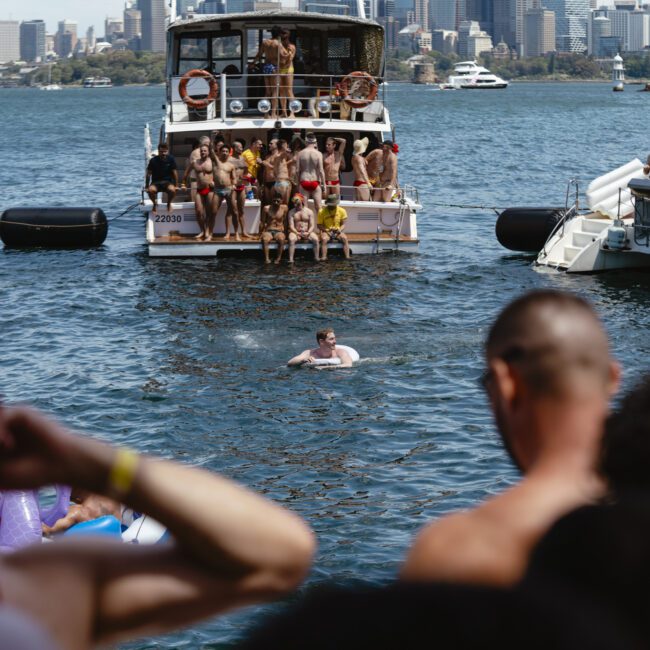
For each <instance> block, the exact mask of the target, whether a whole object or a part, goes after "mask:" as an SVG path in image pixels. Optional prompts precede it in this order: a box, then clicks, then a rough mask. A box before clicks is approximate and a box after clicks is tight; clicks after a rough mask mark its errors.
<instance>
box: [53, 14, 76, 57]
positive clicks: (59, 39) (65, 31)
mask: <svg viewBox="0 0 650 650" xmlns="http://www.w3.org/2000/svg"><path fill="white" fill-rule="evenodd" d="M76 46H77V23H76V22H75V21H74V20H67V19H66V20H60V21H59V28H58V30H57V32H56V34H55V36H54V51H55V52H56V53H57V54H58V55H59V56H60V57H66V56H68V55H70V54H72V52H73V51H74V48H75V47H76Z"/></svg>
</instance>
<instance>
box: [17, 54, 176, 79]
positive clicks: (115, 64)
mask: <svg viewBox="0 0 650 650" xmlns="http://www.w3.org/2000/svg"><path fill="white" fill-rule="evenodd" d="M86 77H110V79H111V81H112V82H113V84H114V85H116V86H123V85H126V84H159V83H163V82H164V81H165V55H164V54H161V53H155V52H132V51H131V50H123V51H117V52H107V53H105V54H91V55H89V56H86V57H79V58H72V59H63V60H61V61H57V62H56V63H55V64H53V65H52V83H58V84H62V85H75V84H76V85H80V84H81V83H82V81H83V80H84V78H86ZM48 79H49V70H48V66H42V67H40V68H39V69H38V70H36V71H35V72H34V73H32V75H31V76H30V77H29V78H28V79H26V80H25V83H27V84H32V85H34V84H46V83H48Z"/></svg>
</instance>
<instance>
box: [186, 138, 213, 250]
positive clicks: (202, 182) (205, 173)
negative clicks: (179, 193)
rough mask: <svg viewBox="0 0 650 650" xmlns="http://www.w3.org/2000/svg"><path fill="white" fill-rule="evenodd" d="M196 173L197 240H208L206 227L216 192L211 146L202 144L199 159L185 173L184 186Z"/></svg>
mask: <svg viewBox="0 0 650 650" xmlns="http://www.w3.org/2000/svg"><path fill="white" fill-rule="evenodd" d="M191 171H194V174H195V176H196V194H195V196H194V207H195V209H196V221H197V223H198V225H199V234H198V235H196V237H195V239H205V238H206V227H207V224H208V222H209V220H210V218H211V216H212V199H213V191H214V178H213V176H212V172H213V165H212V159H211V158H210V146H209V145H207V144H202V145H201V147H200V149H199V159H198V160H195V161H194V162H193V163H192V164H191V165H190V166H189V167H188V168H187V170H186V171H185V176H184V177H183V184H185V182H186V180H187V177H188V176H189V174H190V172H191Z"/></svg>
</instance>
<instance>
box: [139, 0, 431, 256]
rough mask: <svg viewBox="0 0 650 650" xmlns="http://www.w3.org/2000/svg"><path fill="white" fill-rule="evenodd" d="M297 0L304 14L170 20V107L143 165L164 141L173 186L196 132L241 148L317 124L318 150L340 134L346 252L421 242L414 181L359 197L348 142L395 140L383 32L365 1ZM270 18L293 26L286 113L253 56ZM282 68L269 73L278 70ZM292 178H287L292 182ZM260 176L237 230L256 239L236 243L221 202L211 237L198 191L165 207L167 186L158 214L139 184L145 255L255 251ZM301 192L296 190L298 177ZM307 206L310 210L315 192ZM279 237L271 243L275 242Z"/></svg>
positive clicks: (408, 247)
mask: <svg viewBox="0 0 650 650" xmlns="http://www.w3.org/2000/svg"><path fill="white" fill-rule="evenodd" d="M300 7H301V10H300V11H293V10H287V9H273V10H261V11H250V12H242V13H233V14H219V15H215V14H206V15H204V14H196V15H194V16H189V17H185V18H180V19H177V18H174V17H172V19H171V22H170V24H169V25H168V27H167V73H166V76H167V82H166V85H167V88H166V104H165V115H164V118H163V122H162V126H161V128H160V132H159V133H155V134H153V133H151V130H150V128H149V125H147V126H146V127H145V164H146V163H147V161H148V160H149V159H150V158H151V156H152V155H153V154H154V153H155V149H156V146H155V143H161V142H165V143H166V144H167V145H168V147H169V153H170V154H172V156H173V157H174V158H175V160H176V164H177V167H178V177H179V183H180V181H181V179H182V177H183V173H184V171H185V169H186V165H187V161H188V158H189V156H190V154H191V152H192V150H193V147H194V146H195V143H196V142H197V141H198V139H199V138H200V137H201V136H206V135H207V136H209V137H210V139H211V141H212V140H213V139H214V136H215V135H216V134H217V133H220V134H222V135H223V137H224V138H225V141H226V143H227V144H228V145H231V146H232V143H233V142H234V141H235V140H236V139H242V140H244V142H245V143H246V148H248V146H249V145H250V143H251V141H252V140H255V139H260V140H262V143H263V145H264V147H265V148H266V147H267V145H268V144H269V143H270V142H271V140H272V139H275V138H278V137H279V138H282V139H283V140H285V141H287V142H291V141H292V140H293V139H294V138H295V137H296V136H299V137H300V138H302V139H303V140H304V139H305V138H306V134H307V133H313V134H314V136H315V137H316V140H317V143H318V149H319V150H320V151H321V152H323V151H325V143H326V140H327V139H328V138H329V137H332V138H338V139H339V141H340V140H341V139H344V140H345V148H344V153H343V159H344V163H343V165H342V167H341V174H340V198H341V201H340V207H342V208H344V209H345V211H346V212H347V215H348V218H347V221H346V227H345V233H346V235H347V238H348V241H349V246H350V251H351V252H352V254H353V255H354V254H362V253H378V252H383V251H413V250H416V249H417V247H418V243H419V240H418V232H417V224H416V216H417V212H418V211H419V210H420V209H421V205H420V204H419V200H418V193H417V190H416V189H415V188H414V187H411V186H408V185H404V184H401V183H400V184H399V187H397V188H395V189H392V190H391V191H390V194H391V195H390V197H387V196H386V191H385V190H384V192H382V191H380V190H375V191H374V192H371V194H372V196H371V197H370V200H365V201H362V200H358V198H357V197H358V194H359V193H358V192H357V188H356V186H355V176H354V173H353V170H352V154H353V144H354V142H355V141H364V142H365V143H366V146H367V151H368V152H370V151H371V150H373V149H381V148H382V143H384V142H388V141H392V140H394V139H395V135H394V127H393V125H392V124H391V120H390V115H389V111H388V108H387V107H386V103H385V99H386V93H387V89H385V86H382V83H383V82H384V78H383V73H384V66H385V58H384V30H383V28H382V27H381V25H378V24H377V23H376V22H374V21H372V20H368V19H366V18H365V9H364V3H363V0H356V1H355V0H352V1H351V2H350V3H349V5H348V4H343V3H340V2H331V3H330V4H328V3H327V2H322V3H320V2H319V3H318V4H313V5H312V4H310V3H308V2H301V3H300ZM312 9H313V11H312ZM274 26H279V27H281V28H284V29H286V30H289V32H290V36H289V39H290V42H291V43H292V44H293V45H294V46H295V48H296V54H295V58H294V60H293V68H294V69H293V70H292V73H293V83H292V88H291V90H290V91H286V88H285V90H284V92H279V93H278V94H279V97H280V103H281V105H284V106H286V107H287V108H288V111H287V112H286V113H285V115H284V116H282V115H280V116H279V117H273V116H272V111H271V108H272V107H271V102H270V101H269V99H268V94H267V88H266V86H265V84H266V83H267V82H268V81H269V76H270V75H268V74H267V75H265V74H264V73H263V70H262V66H261V65H260V64H259V63H258V57H257V56H256V55H257V53H258V51H259V49H260V45H261V43H262V42H263V41H264V40H266V39H270V38H271V33H270V30H271V29H272V28H273V27H274ZM265 67H266V66H265ZM280 76H281V75H278V74H276V75H274V77H275V78H276V79H277V78H279V77H280ZM279 83H280V81H278V87H280V86H279ZM280 88H284V87H280ZM276 92H277V88H276ZM282 95H284V97H282ZM152 140H153V141H154V145H153V146H152ZM396 149H397V147H395V146H393V150H396ZM262 158H263V156H262ZM260 169H261V166H260ZM297 180H298V179H296V178H294V179H293V182H294V184H295V183H296V182H297ZM257 181H258V183H259V185H257V186H256V187H255V191H253V190H252V189H251V191H248V187H250V186H247V191H246V196H245V203H244V208H243V223H244V232H245V233H247V234H249V235H251V236H252V238H250V239H245V238H244V239H242V240H239V237H238V236H237V237H236V238H235V237H232V236H231V234H234V233H233V231H230V232H226V223H227V222H226V218H225V217H226V201H223V203H222V204H221V205H220V207H219V209H218V211H217V214H216V217H215V224H214V229H213V232H212V236H211V237H209V238H204V239H200V238H197V234H199V233H200V228H199V222H198V221H197V215H196V211H195V204H194V196H195V192H196V190H195V189H194V188H191V187H188V188H187V189H179V191H178V192H177V194H176V196H175V198H174V199H173V201H172V204H171V206H170V209H169V210H168V209H167V205H166V195H165V194H162V193H160V194H159V195H158V197H159V198H158V204H157V210H156V212H154V211H153V205H152V202H151V200H150V199H149V197H148V196H147V193H146V192H145V191H143V192H142V197H143V198H142V203H141V209H142V211H143V212H144V213H145V215H146V217H147V220H146V230H145V235H146V241H147V245H148V251H149V255H150V256H161V257H181V256H204V257H208V256H211V257H215V256H221V255H224V254H228V253H230V252H237V253H239V252H245V251H259V252H260V253H261V251H262V244H261V241H260V232H261V218H262V210H263V208H264V204H263V201H262V200H261V199H262V198H263V197H262V196H261V194H262V193H261V192H259V191H257V188H261V187H262V185H263V181H264V178H263V175H262V173H260V174H259V176H258V177H257ZM310 182H311V181H310ZM297 191H301V190H300V186H299V185H298V186H297ZM324 198H325V197H323V205H324V203H325V201H324ZM308 207H309V208H310V209H312V210H313V211H314V213H315V212H316V211H315V209H314V208H315V206H314V203H313V201H312V200H309V202H308ZM276 246H277V244H276V242H273V243H272V244H271V249H272V250H273V249H275V248H276ZM311 246H312V244H311V243H307V244H305V243H300V242H298V244H297V245H296V249H297V250H301V249H304V250H309V249H311ZM340 248H342V245H341V243H340V242H330V243H329V249H330V250H331V249H340Z"/></svg>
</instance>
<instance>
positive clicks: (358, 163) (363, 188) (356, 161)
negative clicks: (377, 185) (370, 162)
mask: <svg viewBox="0 0 650 650" xmlns="http://www.w3.org/2000/svg"><path fill="white" fill-rule="evenodd" d="M367 147H368V138H362V139H361V140H355V141H354V145H353V150H354V154H353V155H352V171H353V172H354V187H355V197H354V199H355V201H370V192H371V190H372V185H371V184H370V179H369V178H368V169H367V167H366V159H365V158H364V157H363V154H364V153H365V151H366V149H367Z"/></svg>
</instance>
